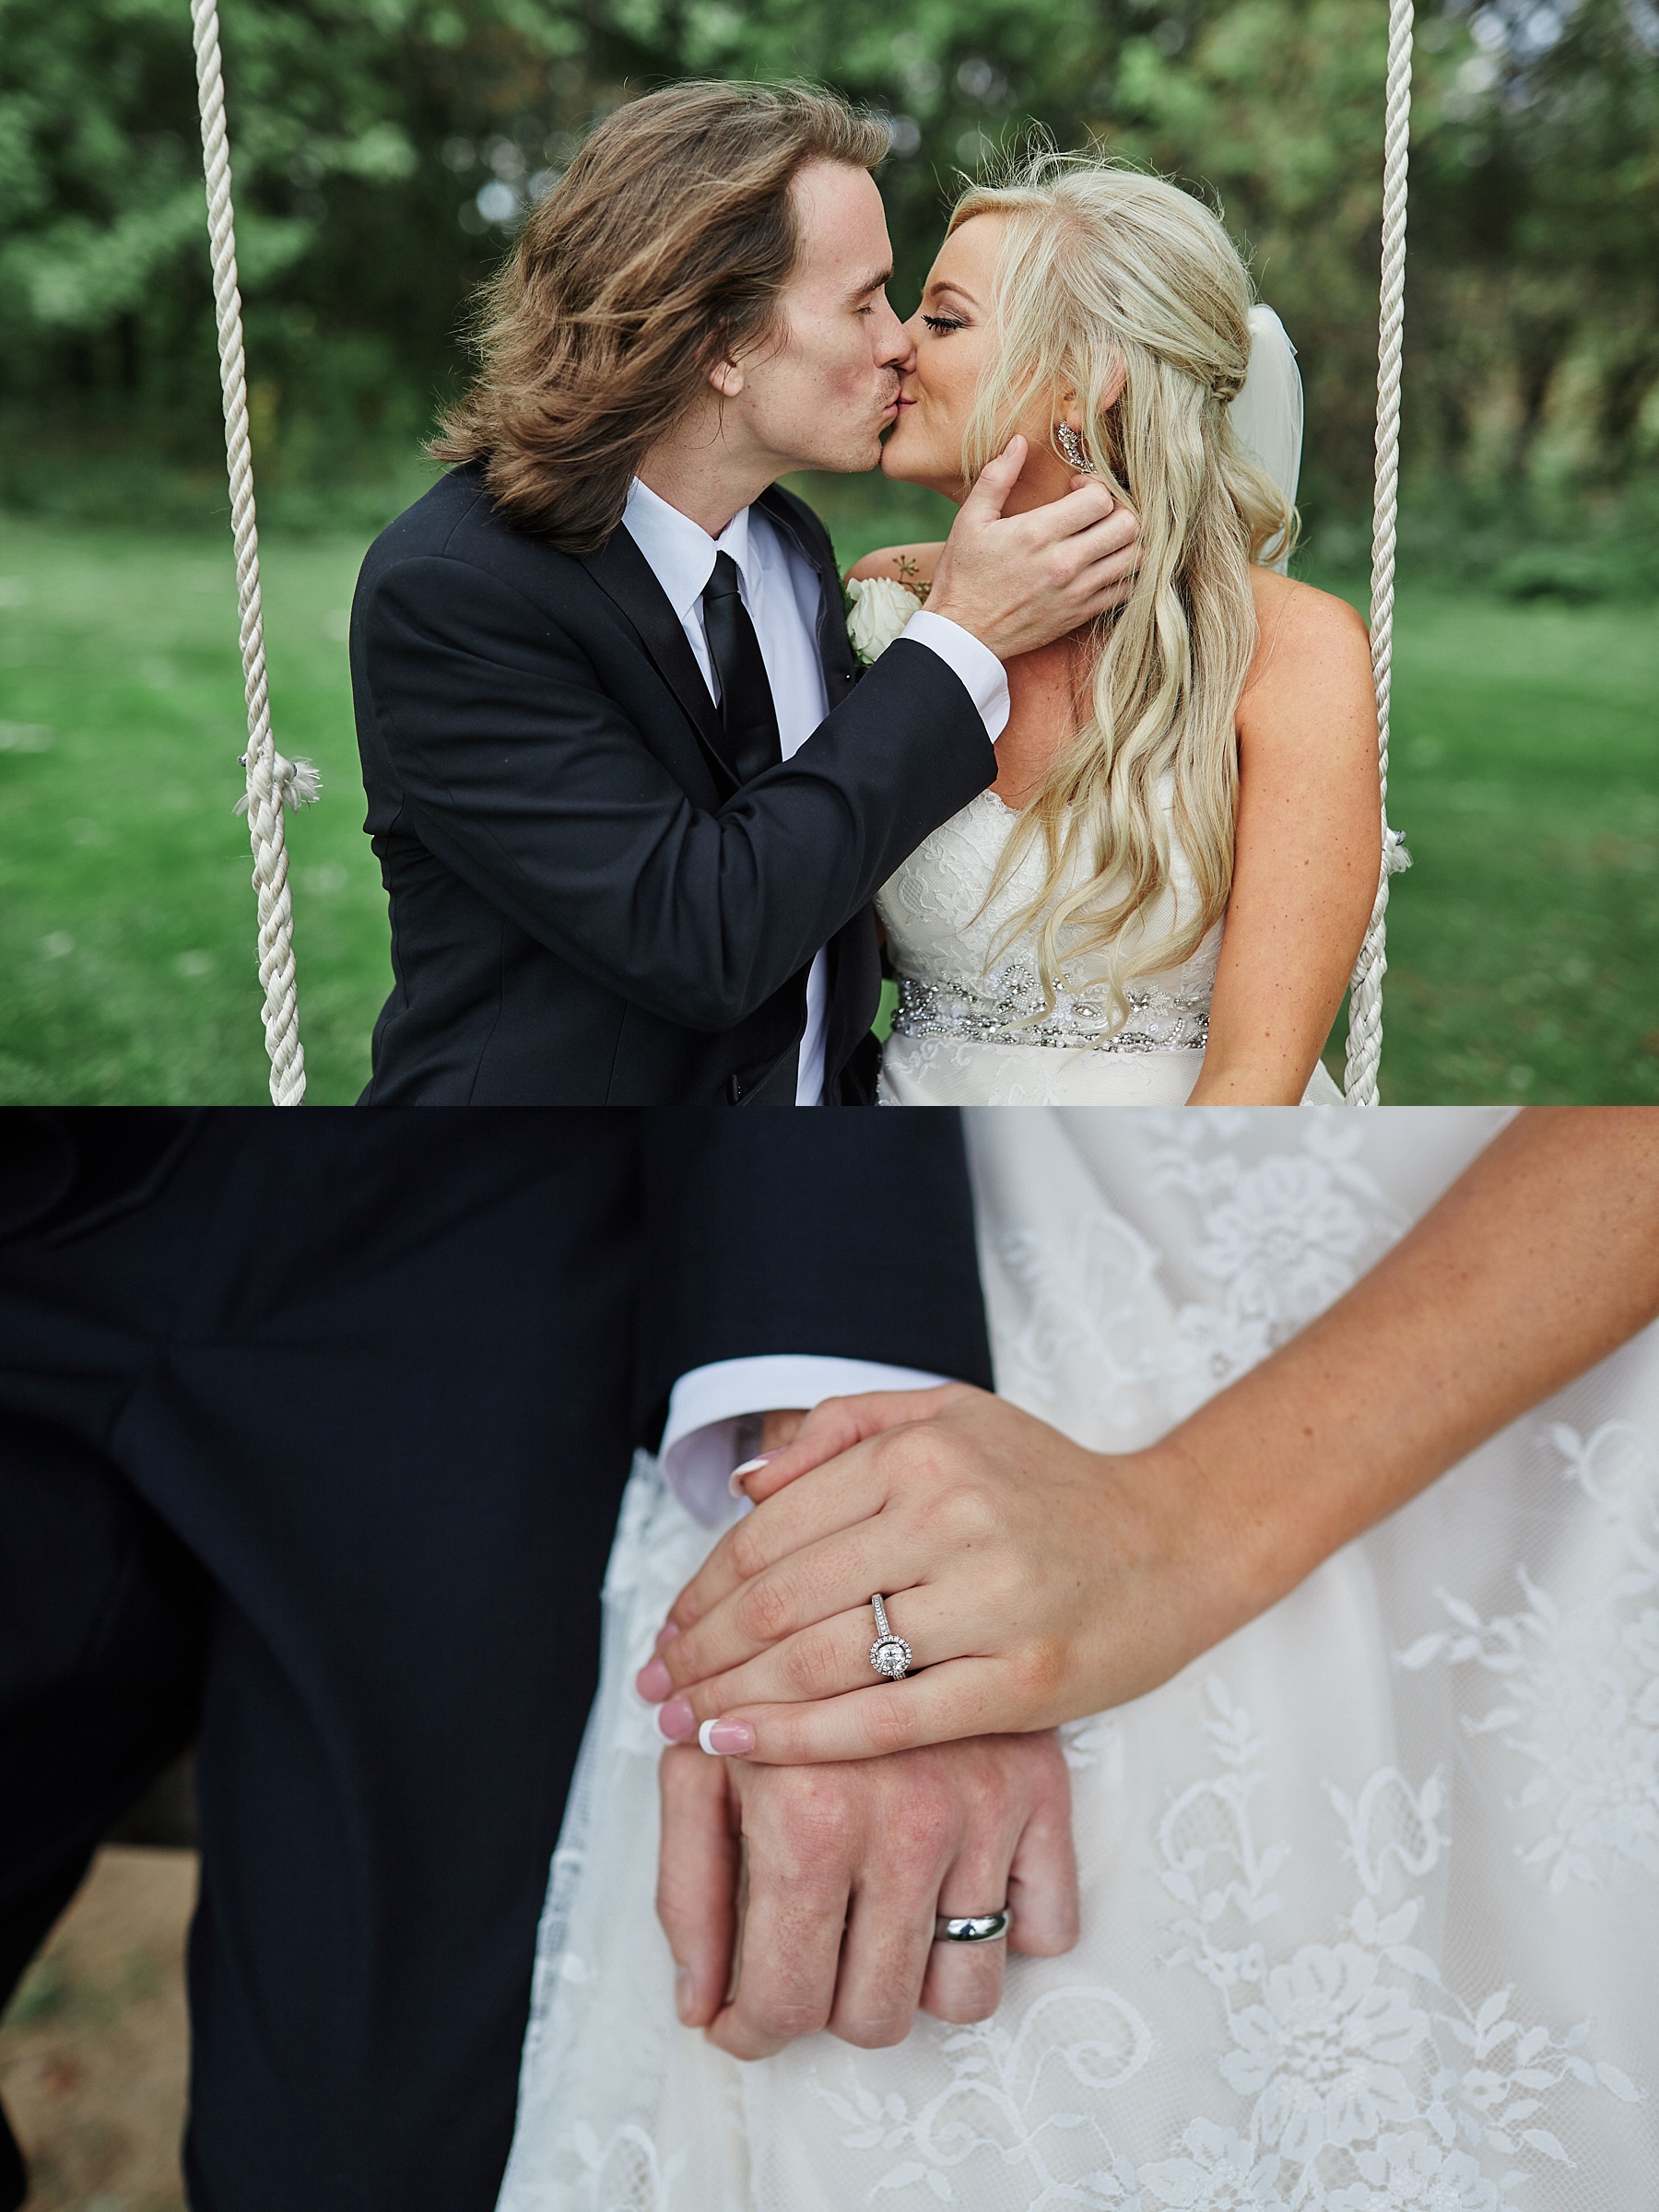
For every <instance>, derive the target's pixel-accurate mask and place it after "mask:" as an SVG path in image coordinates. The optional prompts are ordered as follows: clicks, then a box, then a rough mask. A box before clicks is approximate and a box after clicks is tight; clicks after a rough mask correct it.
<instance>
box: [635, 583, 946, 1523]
mask: <svg viewBox="0 0 1659 2212" xmlns="http://www.w3.org/2000/svg"><path fill="white" fill-rule="evenodd" d="M950 627H951V628H952V629H955V628H956V625H955V624H954V623H952V624H951V625H950ZM966 634H967V633H966V632H965V631H964V632H959V635H964V636H965V635H966ZM949 1380H950V1378H949V1376H948V1375H930V1374H924V1372H923V1371H922V1370H921V1369H920V1368H915V1367H884V1366H883V1365H882V1364H881V1363H880V1362H879V1361H878V1360H875V1359H831V1358H830V1357H828V1356H825V1357H819V1356H818V1355H817V1354H814V1353H807V1352H765V1353H759V1354H756V1355H755V1356H753V1357H752V1358H749V1359H716V1360H714V1361H713V1362H712V1365H710V1366H708V1367H694V1368H693V1369H692V1370H691V1372H690V1373H689V1374H688V1375H682V1376H681V1377H680V1379H679V1381H678V1382H677V1383H676V1384H675V1386H674V1388H673V1390H672V1391H671V1392H670V1394H669V1397H668V1422H667V1426H666V1427H665V1429H664V1430H663V1442H662V1462H663V1473H664V1474H665V1476H666V1477H667V1478H668V1483H669V1487H670V1488H672V1490H673V1491H674V1493H675V1495H676V1497H677V1498H678V1500H679V1501H680V1503H681V1504H682V1505H683V1506H684V1507H685V1509H686V1511H687V1512H688V1513H690V1514H691V1515H692V1517H693V1518H694V1519H695V1520H698V1521H700V1522H701V1523H702V1524H703V1526H704V1527H705V1528H718V1527H719V1525H720V1524H721V1523H722V1522H723V1521H724V1520H725V1519H726V1518H727V1517H728V1516H729V1514H730V1512H731V1511H732V1498H731V1492H730V1491H729V1490H728V1489H727V1488H726V1477H727V1476H728V1475H729V1474H730V1473H731V1472H732V1469H733V1468H734V1467H736V1466H741V1465H742V1464H743V1462H744V1460H745V1459H748V1458H752V1457H753V1456H754V1453H755V1452H756V1451H758V1450H759V1444H758V1443H755V1444H753V1445H750V1444H748V1443H747V1442H746V1441H744V1439H743V1436H742V1430H743V1429H744V1426H745V1424H746V1422H747V1421H750V1420H752V1419H755V1418H758V1417H759V1415H761V1414H763V1413H772V1412H778V1411H782V1410H783V1409H784V1408H786V1407H789V1406H806V1407H807V1408H808V1409H809V1410H810V1408H811V1407H812V1406H816V1405H817V1404H818V1401H819V1400H820V1399H822V1398H846V1397H852V1396H854V1395H855V1394H858V1393H860V1392H863V1391H866V1390H936V1389H937V1388H938V1387H939V1385H940V1383H941V1382H948V1381H949Z"/></svg>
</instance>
